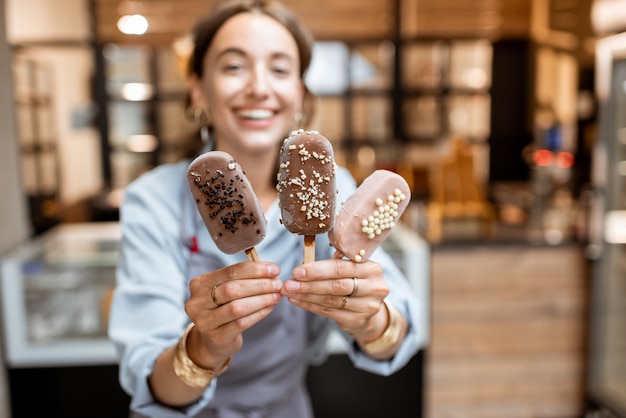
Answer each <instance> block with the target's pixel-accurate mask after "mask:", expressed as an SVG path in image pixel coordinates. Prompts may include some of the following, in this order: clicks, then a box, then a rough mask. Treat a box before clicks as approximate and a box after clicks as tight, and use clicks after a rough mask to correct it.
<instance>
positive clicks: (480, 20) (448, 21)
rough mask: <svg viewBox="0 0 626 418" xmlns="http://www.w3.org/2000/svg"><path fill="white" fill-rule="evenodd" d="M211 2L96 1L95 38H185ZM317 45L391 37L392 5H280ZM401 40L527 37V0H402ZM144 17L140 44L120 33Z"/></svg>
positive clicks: (355, 1)
mask: <svg viewBox="0 0 626 418" xmlns="http://www.w3.org/2000/svg"><path fill="white" fill-rule="evenodd" d="M215 2H216V0H132V1H131V0H125V1H122V0H95V4H96V15H97V22H98V28H99V29H98V35H99V37H100V39H102V40H105V41H116V42H138V41H140V42H148V43H153V42H172V40H173V39H174V38H176V37H178V36H181V35H182V34H184V33H186V31H187V30H189V29H190V28H191V27H192V25H193V24H194V23H195V21H196V19H197V18H198V17H199V16H202V15H203V14H205V13H207V11H208V10H210V8H211V7H212V5H213V4H215ZM284 3H285V4H287V5H288V6H290V7H292V8H293V9H294V10H295V11H296V13H297V14H298V16H300V18H301V19H302V21H303V22H304V23H305V24H306V25H307V26H308V27H309V28H310V29H311V31H312V32H313V34H314V36H315V37H316V38H317V39H343V40H351V39H358V38H381V37H393V36H394V33H395V31H396V14H397V13H396V3H397V2H396V0H341V1H336V0H284ZM399 4H400V8H401V12H400V15H401V31H402V34H403V35H404V36H406V37H417V36H420V37H487V38H499V37H507V36H508V37H511V36H512V37H519V36H527V35H528V28H529V19H530V6H531V1H530V0H474V1H466V0H437V1H432V0H401V1H400V2H399ZM134 13H139V14H143V15H144V16H146V17H147V18H148V20H149V21H150V25H151V28H150V31H149V33H148V34H146V35H144V36H143V37H141V38H138V37H132V36H126V35H122V34H120V33H119V31H118V30H117V27H116V22H117V20H118V19H119V17H120V16H122V15H123V14H134Z"/></svg>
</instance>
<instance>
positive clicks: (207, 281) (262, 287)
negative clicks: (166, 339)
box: [185, 261, 283, 370]
mask: <svg viewBox="0 0 626 418" xmlns="http://www.w3.org/2000/svg"><path fill="white" fill-rule="evenodd" d="M279 274H280V267H279V266H278V265H277V264H274V263H268V262H263V261H259V262H250V261H248V262H241V263H238V264H233V265H231V266H228V267H224V268H221V269H218V270H215V271H212V272H209V273H204V274H202V275H200V276H198V277H195V278H193V279H192V280H191V282H190V285H189V289H190V297H189V300H188V301H187V303H186V304H185V311H186V312H187V315H188V316H189V318H190V319H191V321H192V322H193V323H194V324H195V327H194V329H193V330H192V332H191V333H190V334H189V336H188V339H187V352H188V355H189V357H190V358H191V360H192V361H193V362H194V363H195V364H196V365H197V366H199V367H202V368H206V369H211V370H218V369H219V368H220V367H221V366H222V365H223V364H224V363H225V362H226V360H227V359H228V357H229V356H232V355H234V354H235V353H236V352H238V351H239V350H240V349H241V347H242V344H243V338H242V335H241V334H242V333H243V331H245V330H247V329H248V328H250V327H252V326H253V325H255V324H256V323H258V322H259V321H260V320H262V319H263V318H265V317H266V316H267V315H269V313H270V312H271V311H272V310H273V309H274V306H275V305H276V304H277V303H278V302H279V301H280V299H281V298H282V296H281V293H280V291H281V289H282V286H283V283H282V281H281V280H280V279H279V278H278V275H279Z"/></svg>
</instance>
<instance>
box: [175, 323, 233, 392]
mask: <svg viewBox="0 0 626 418" xmlns="http://www.w3.org/2000/svg"><path fill="white" fill-rule="evenodd" d="M193 327H194V323H193V322H192V323H191V324H189V325H188V326H187V328H186V329H185V332H183V335H182V336H181V337H180V339H179V340H178V344H176V352H175V353H174V360H173V361H172V366H173V367H174V373H176V376H178V377H179V378H180V380H182V381H183V383H184V384H186V385H187V386H190V387H192V388H198V389H200V388H205V387H207V386H208V385H209V383H211V379H213V377H215V376H219V375H221V374H222V373H224V372H225V371H226V369H228V366H229V365H230V362H231V361H232V359H233V356H230V357H228V359H227V360H226V363H224V365H223V366H222V368H221V369H219V370H217V371H215V370H209V369H203V368H202V367H198V366H197V365H196V364H195V363H194V362H193V361H192V360H191V359H190V358H189V355H188V354H187V336H188V335H189V331H191V329H192V328H193Z"/></svg>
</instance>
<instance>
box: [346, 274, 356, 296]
mask: <svg viewBox="0 0 626 418" xmlns="http://www.w3.org/2000/svg"><path fill="white" fill-rule="evenodd" d="M352 283H354V287H353V288H352V293H350V294H349V295H348V297H349V298H351V297H352V296H356V292H358V290H359V280H358V279H357V278H356V277H353V278H352Z"/></svg>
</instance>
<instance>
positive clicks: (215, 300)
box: [211, 285, 223, 308]
mask: <svg viewBox="0 0 626 418" xmlns="http://www.w3.org/2000/svg"><path fill="white" fill-rule="evenodd" d="M217 286H218V285H215V286H213V289H211V299H213V303H214V304H216V305H217V307H218V308H219V307H220V306H222V305H223V303H219V302H218V301H217V299H216V298H215V289H217Z"/></svg>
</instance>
